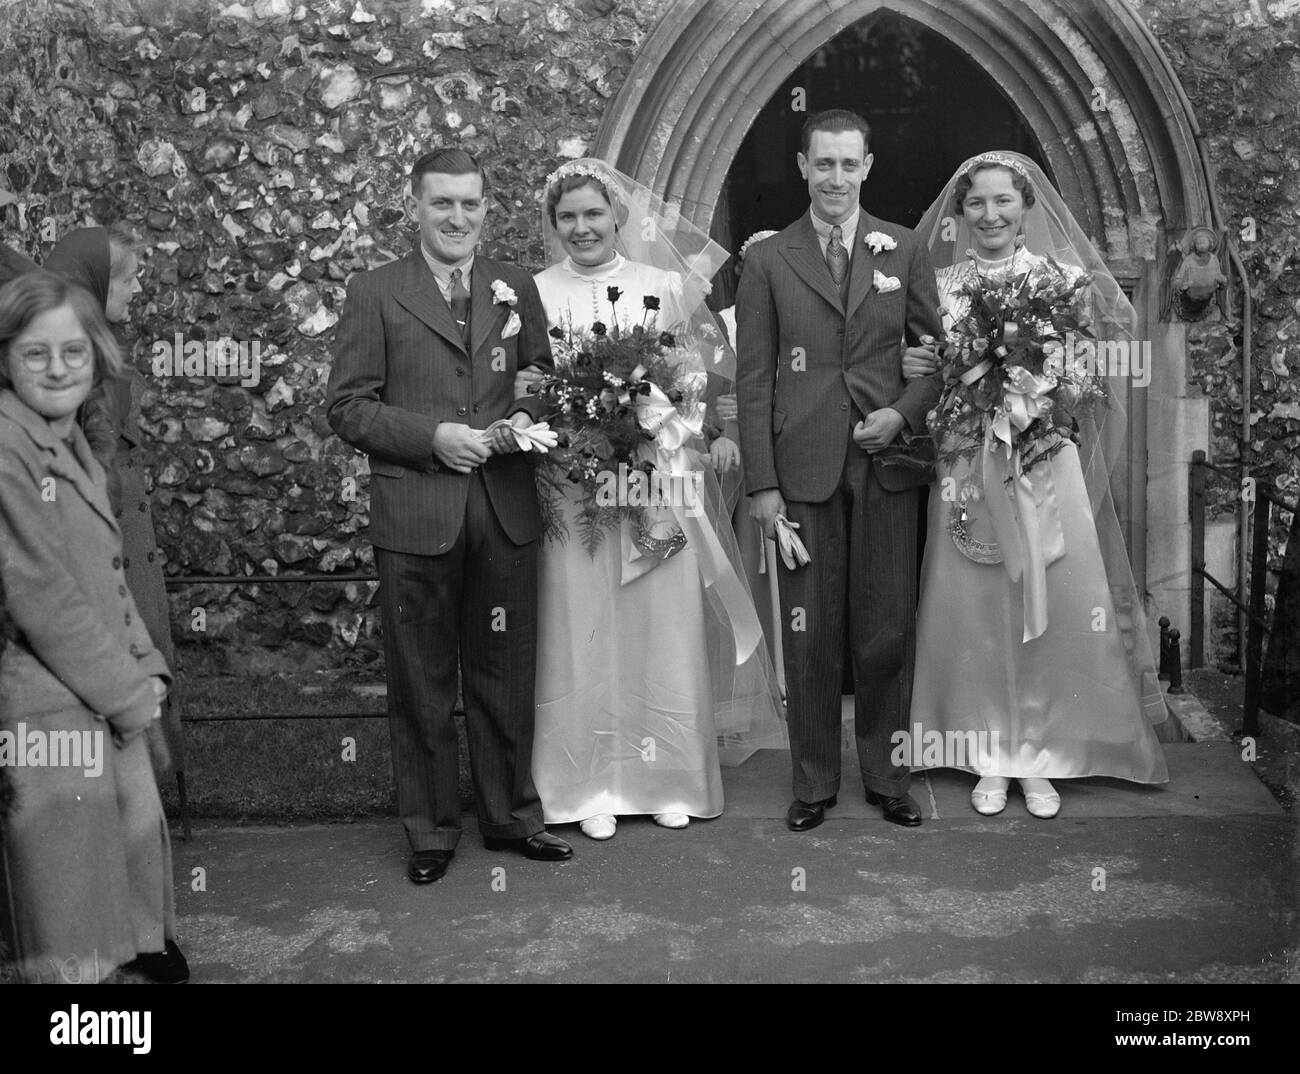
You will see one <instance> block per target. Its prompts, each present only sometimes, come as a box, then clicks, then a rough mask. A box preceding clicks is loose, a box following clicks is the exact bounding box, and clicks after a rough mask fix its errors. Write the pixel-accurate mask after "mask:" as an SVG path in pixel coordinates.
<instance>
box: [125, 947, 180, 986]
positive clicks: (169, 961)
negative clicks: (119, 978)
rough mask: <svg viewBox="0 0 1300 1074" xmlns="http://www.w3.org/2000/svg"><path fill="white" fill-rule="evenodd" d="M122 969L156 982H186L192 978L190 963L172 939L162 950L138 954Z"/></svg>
mask: <svg viewBox="0 0 1300 1074" xmlns="http://www.w3.org/2000/svg"><path fill="white" fill-rule="evenodd" d="M122 971H123V972H124V973H134V974H139V975H140V976H141V977H147V978H149V980H151V981H152V982H153V983H154V984H184V983H185V982H186V981H188V980H189V979H190V966H189V963H188V962H186V961H185V956H184V955H183V954H181V949H180V948H179V947H177V946H176V944H175V942H174V941H172V940H168V941H167V942H166V946H165V947H164V949H163V950H161V951H149V952H147V953H145V954H143V955H136V956H135V958H133V959H132V960H131V961H130V962H128V963H127V964H126V965H125V966H123V967H122Z"/></svg>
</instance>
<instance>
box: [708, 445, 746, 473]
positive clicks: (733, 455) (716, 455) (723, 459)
mask: <svg viewBox="0 0 1300 1074" xmlns="http://www.w3.org/2000/svg"><path fill="white" fill-rule="evenodd" d="M709 458H710V460H712V462H713V468H714V469H715V470H717V471H718V473H720V474H723V473H726V472H727V471H728V470H734V469H735V468H736V467H737V466H739V465H740V447H739V445H737V443H736V442H735V441H734V440H730V439H728V438H727V437H725V436H720V437H718V438H717V439H716V440H715V441H713V443H712V444H711V445H709Z"/></svg>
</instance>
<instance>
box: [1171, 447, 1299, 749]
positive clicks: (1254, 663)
mask: <svg viewBox="0 0 1300 1074" xmlns="http://www.w3.org/2000/svg"><path fill="white" fill-rule="evenodd" d="M1206 470H1213V471H1215V472H1216V473H1220V474H1224V475H1225V476H1229V477H1233V478H1236V475H1235V474H1233V473H1232V471H1229V470H1225V469H1224V468H1223V467H1221V466H1215V465H1214V464H1213V463H1210V462H1208V461H1206V458H1205V452H1203V451H1194V452H1193V453H1192V463H1191V470H1190V474H1189V480H1188V483H1189V488H1190V492H1189V503H1188V507H1189V509H1190V511H1191V515H1192V520H1191V521H1192V549H1191V559H1192V564H1191V574H1192V577H1193V579H1197V578H1202V579H1204V580H1205V581H1207V582H1209V583H1210V584H1211V585H1212V586H1214V588H1215V589H1217V590H1218V591H1219V592H1220V593H1222V594H1223V595H1224V596H1225V597H1227V598H1228V599H1229V600H1230V601H1231V602H1232V604H1233V606H1234V607H1235V608H1236V609H1237V615H1238V624H1239V629H1238V637H1237V651H1238V658H1239V659H1238V663H1240V664H1241V665H1242V667H1243V668H1244V670H1245V673H1246V696H1245V699H1244V705H1243V712H1242V734H1243V735H1258V734H1259V699H1260V693H1261V690H1262V686H1263V677H1264V636H1265V635H1266V634H1271V633H1272V631H1273V626H1272V624H1271V623H1270V622H1269V621H1268V616H1267V614H1266V612H1265V601H1264V598H1265V594H1266V590H1267V588H1268V572H1269V570H1270V569H1271V568H1270V567H1269V565H1268V534H1269V526H1270V523H1271V521H1272V513H1273V508H1274V507H1275V506H1276V507H1277V508H1278V509H1280V510H1283V511H1290V512H1293V513H1294V512H1295V511H1296V510H1297V505H1296V504H1294V503H1290V502H1289V501H1288V500H1286V499H1284V498H1283V497H1282V494H1281V493H1279V492H1278V491H1277V490H1276V489H1275V488H1274V487H1273V486H1272V485H1271V484H1269V483H1268V482H1267V481H1264V482H1258V481H1257V482H1256V483H1255V485H1254V490H1253V491H1254V504H1253V507H1252V509H1251V515H1252V519H1251V525H1250V527H1249V532H1250V537H1251V547H1250V553H1249V558H1248V559H1247V558H1246V556H1245V553H1244V550H1243V552H1242V555H1241V556H1239V560H1240V562H1242V563H1248V564H1249V567H1250V582H1249V588H1248V589H1247V590H1246V592H1247V593H1248V594H1249V603H1247V602H1245V601H1243V600H1241V599H1240V597H1239V596H1238V595H1237V594H1235V593H1234V592H1233V591H1232V590H1231V589H1229V588H1228V586H1226V585H1225V584H1224V583H1223V582H1221V581H1219V579H1217V578H1215V577H1214V575H1212V574H1211V573H1210V572H1209V571H1207V570H1206V569H1205V471H1206ZM1244 499H1245V497H1243V500H1244ZM1274 573H1278V572H1276V571H1275V572H1274ZM1242 581H1243V579H1239V580H1238V584H1237V591H1238V593H1239V592H1241V590H1242ZM1191 620H1192V651H1191V654H1190V656H1189V662H1190V666H1191V667H1200V666H1201V664H1202V662H1203V661H1202V657H1201V654H1202V650H1203V649H1204V642H1205V587H1204V586H1203V585H1197V586H1193V591H1192V603H1191ZM1241 627H1244V628H1245V630H1244V633H1243V631H1242V630H1241V629H1240V628H1241Z"/></svg>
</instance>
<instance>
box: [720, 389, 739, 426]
mask: <svg viewBox="0 0 1300 1074" xmlns="http://www.w3.org/2000/svg"><path fill="white" fill-rule="evenodd" d="M714 409H716V410H717V412H718V420H719V421H735V420H736V419H737V418H738V417H740V407H738V406H736V396H735V394H734V393H733V394H731V395H720V396H718V399H717V402H716V403H715V404H714Z"/></svg>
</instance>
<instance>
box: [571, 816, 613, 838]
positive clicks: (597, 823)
mask: <svg viewBox="0 0 1300 1074" xmlns="http://www.w3.org/2000/svg"><path fill="white" fill-rule="evenodd" d="M617 826H618V821H617V820H616V819H615V818H614V816H613V815H612V814H610V813H599V814H597V815H596V816H594V817H588V818H587V819H586V820H584V821H583V822H582V823H581V824H579V825H578V827H579V828H581V829H582V834H583V835H586V836H589V837H590V838H592V839H613V838H614V829H615V828H616V827H617Z"/></svg>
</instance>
